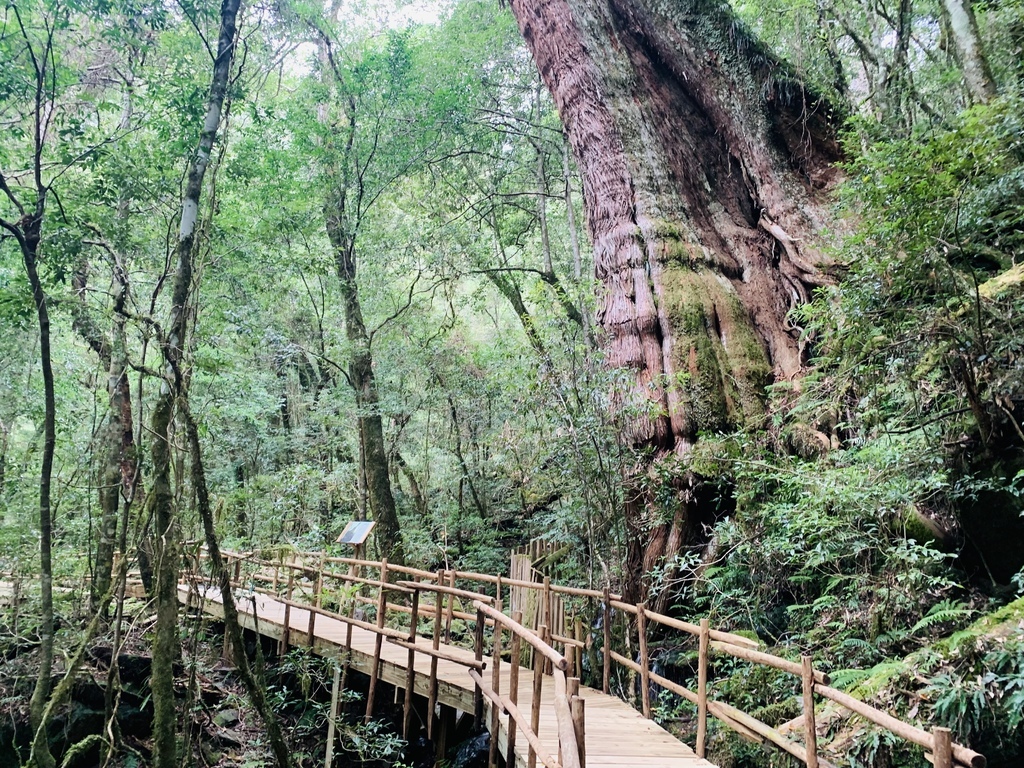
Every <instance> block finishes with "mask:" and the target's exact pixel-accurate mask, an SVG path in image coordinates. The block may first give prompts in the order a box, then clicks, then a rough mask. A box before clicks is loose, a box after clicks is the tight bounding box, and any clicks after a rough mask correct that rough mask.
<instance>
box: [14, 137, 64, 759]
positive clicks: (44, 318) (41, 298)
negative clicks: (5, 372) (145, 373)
mask: <svg viewBox="0 0 1024 768" xmlns="http://www.w3.org/2000/svg"><path fill="white" fill-rule="evenodd" d="M37 157H38V155H37ZM45 200H46V193H45V191H43V190H40V192H39V195H38V198H37V200H36V205H35V211H34V212H33V214H31V215H30V216H27V217H26V218H25V219H24V220H23V221H24V223H23V230H22V232H23V237H21V238H19V243H20V245H21V253H22V257H23V261H24V262H25V272H26V274H27V275H28V282H29V285H30V286H31V288H32V299H33V302H34V303H35V305H36V317H37V319H38V322H39V363H40V367H41V368H42V373H43V403H44V405H43V456H42V466H41V469H40V472H39V585H40V593H41V598H40V600H41V615H40V619H39V677H37V678H36V684H35V687H34V688H33V689H32V698H31V699H30V700H29V722H30V724H31V726H32V729H33V730H36V729H38V728H39V727H40V726H41V725H43V724H44V719H45V718H44V714H43V711H44V707H45V706H46V700H47V699H48V698H49V696H50V675H51V674H52V671H53V632H54V623H53V513H52V508H51V499H50V486H51V482H52V478H53V454H54V450H55V448H56V444H57V436H56V410H57V407H56V396H55V394H54V381H53V359H52V355H51V352H50V310H49V306H48V302H47V297H46V292H45V290H43V283H42V280H40V278H39V244H40V241H41V240H42V228H43V212H44V210H45ZM34 762H35V764H36V765H37V766H38V767H39V768H51V766H53V765H55V761H54V758H53V755H51V754H50V750H49V747H47V746H46V745H43V746H42V747H41V748H40V749H39V750H38V751H37V752H36V753H35V754H34Z"/></svg>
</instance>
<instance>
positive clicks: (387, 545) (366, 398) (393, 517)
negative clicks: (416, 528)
mask: <svg viewBox="0 0 1024 768" xmlns="http://www.w3.org/2000/svg"><path fill="white" fill-rule="evenodd" d="M344 210H345V206H344V193H339V194H336V195H335V197H334V199H333V200H331V201H330V202H328V203H327V205H326V206H325V209H324V218H325V221H326V223H327V236H328V239H329V240H330V242H331V247H332V248H333V250H334V262H335V271H336V273H337V275H338V281H339V283H340V284H341V295H342V303H343V305H344V312H345V333H346V335H347V336H348V339H349V341H350V342H351V343H352V358H351V360H350V361H349V365H348V379H349V384H351V386H352V389H353V391H354V392H355V396H356V408H357V409H358V416H357V417H356V418H357V426H358V431H359V440H360V446H361V449H362V450H361V452H362V456H361V458H362V463H363V469H364V477H365V482H366V496H367V500H368V502H369V505H370V511H371V512H372V513H373V519H374V520H375V521H376V522H377V527H376V537H377V542H378V543H379V545H380V549H381V555H382V556H383V557H386V558H387V559H388V560H389V561H390V562H394V563H397V564H399V565H401V564H403V563H404V562H405V554H404V549H403V547H402V535H401V530H400V528H399V523H398V512H397V510H396V509H395V497H394V494H393V493H392V492H391V477H390V474H389V472H388V453H387V446H386V445H385V443H384V425H383V421H382V419H381V416H380V398H379V395H378V393H377V379H376V376H374V373H373V357H372V354H371V352H370V336H369V334H368V333H367V331H366V325H365V323H364V322H363V310H362V307H361V306H360V303H359V286H358V284H357V282H356V260H355V236H354V235H353V234H350V233H348V232H346V231H345V227H344V223H343V222H344Z"/></svg>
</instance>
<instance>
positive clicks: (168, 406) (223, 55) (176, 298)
mask: <svg viewBox="0 0 1024 768" xmlns="http://www.w3.org/2000/svg"><path fill="white" fill-rule="evenodd" d="M239 5H240V0H223V3H222V5H221V10H220V32H219V35H218V40H217V58H216V59H215V60H214V65H213V76H212V79H211V84H210V96H209V98H208V100H207V103H206V114H205V117H204V120H203V126H202V130H201V133H200V138H199V144H198V146H197V148H196V151H195V153H194V155H193V156H192V159H191V162H190V164H189V169H188V176H187V182H186V185H185V192H184V195H183V196H182V203H181V220H180V222H179V226H178V238H177V243H176V247H175V265H176V266H175V272H174V278H173V283H172V295H171V315H170V322H169V323H168V324H167V327H166V335H165V336H164V337H163V338H162V339H161V341H160V348H161V352H162V354H163V358H164V362H165V378H164V381H163V382H162V383H161V387H160V393H159V395H158V397H157V401H156V405H155V406H154V408H153V415H152V419H151V428H152V433H153V436H152V450H151V455H152V461H153V487H152V492H151V493H150V497H149V500H150V508H151V511H152V514H153V522H154V526H155V540H154V544H153V550H154V555H155V558H154V559H155V561H156V562H155V569H154V570H155V577H156V595H155V597H156V612H157V620H156V627H155V630H154V633H155V638H154V642H153V673H152V676H151V679H150V686H151V690H152V696H153V758H154V761H153V762H154V766H155V768H177V747H176V738H177V717H176V714H175V706H174V661H175V659H176V658H177V655H178V650H179V644H178V639H177V637H178V622H177V619H178V571H179V565H180V564H179V562H178V531H177V524H176V519H175V518H176V515H175V509H174V508H175V499H174V492H173V489H172V486H171V462H172V455H171V425H172V422H173V420H174V410H175V402H176V400H177V398H178V397H181V396H183V395H184V394H185V391H184V388H185V386H186V384H185V382H186V377H185V375H184V371H183V362H184V350H185V348H186V345H187V336H188V300H189V295H190V292H191V287H192V274H193V269H194V264H193V247H194V245H195V237H196V225H197V222H198V217H199V200H200V197H201V195H202V190H203V179H204V177H205V175H206V169H207V166H208V165H209V162H210V153H211V151H212V149H213V143H214V140H215V138H216V136H217V129H218V127H219V126H220V118H221V110H222V108H223V105H224V98H225V95H226V93H227V85H228V77H229V74H230V71H231V64H232V60H233V56H234V50H235V34H236V23H237V17H238V9H239Z"/></svg>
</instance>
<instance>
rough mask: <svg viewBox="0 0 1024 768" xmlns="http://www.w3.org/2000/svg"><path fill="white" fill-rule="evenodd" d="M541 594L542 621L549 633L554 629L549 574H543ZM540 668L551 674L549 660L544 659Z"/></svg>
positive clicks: (546, 673)
mask: <svg viewBox="0 0 1024 768" xmlns="http://www.w3.org/2000/svg"><path fill="white" fill-rule="evenodd" d="M542 595H543V603H544V610H543V616H544V621H543V622H542V623H543V624H544V625H545V626H546V627H547V628H548V632H549V633H551V632H553V631H554V626H555V618H554V606H553V605H552V600H551V597H552V595H551V577H550V576H545V577H544V591H543V593H542ZM548 644H549V645H550V643H548ZM541 669H543V670H544V674H545V675H550V674H551V664H550V662H548V661H547V660H545V661H544V665H543V666H542V667H541Z"/></svg>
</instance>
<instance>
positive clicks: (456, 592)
mask: <svg viewBox="0 0 1024 768" xmlns="http://www.w3.org/2000/svg"><path fill="white" fill-rule="evenodd" d="M395 583H396V584H399V585H400V586H402V587H405V588H406V589H408V590H426V591H427V592H438V593H440V594H444V595H452V596H453V597H461V598H462V599H464V600H479V601H480V602H482V603H493V602H494V598H493V597H491V596H490V595H481V594H480V593H479V592H470V591H469V590H466V589H456V588H454V587H444V586H441V585H440V584H424V583H423V582H420V581H398V582H395Z"/></svg>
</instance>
